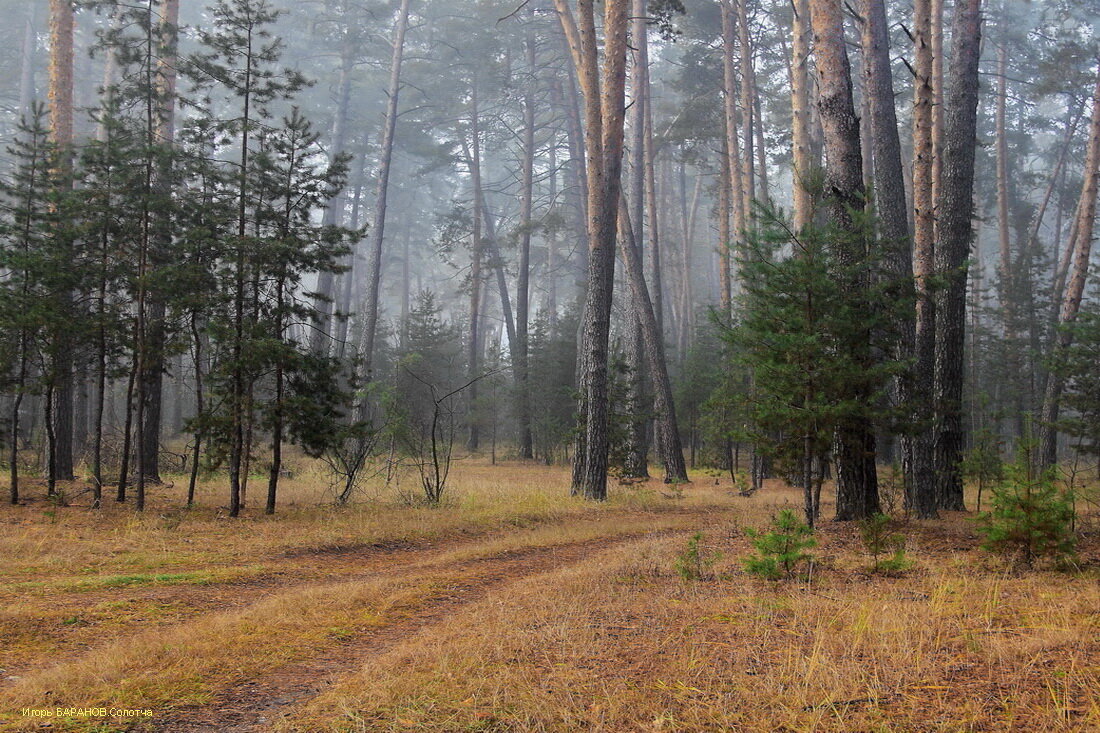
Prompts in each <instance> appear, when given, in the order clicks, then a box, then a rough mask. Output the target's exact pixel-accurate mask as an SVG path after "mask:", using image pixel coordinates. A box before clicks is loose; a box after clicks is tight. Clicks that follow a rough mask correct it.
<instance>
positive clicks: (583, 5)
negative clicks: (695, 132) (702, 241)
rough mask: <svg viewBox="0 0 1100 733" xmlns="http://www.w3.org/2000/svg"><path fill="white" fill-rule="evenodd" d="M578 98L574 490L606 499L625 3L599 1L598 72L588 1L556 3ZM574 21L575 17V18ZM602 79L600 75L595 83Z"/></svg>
mask: <svg viewBox="0 0 1100 733" xmlns="http://www.w3.org/2000/svg"><path fill="white" fill-rule="evenodd" d="M554 5H555V7H556V8H557V11H558V18H559V20H560V22H561V24H562V29H563V30H564V31H565V35H566V39H567V40H568V43H569V49H570V53H571V55H572V58H573V66H574V68H575V69H576V72H577V78H578V82H579V85H580V89H581V93H582V94H583V96H584V111H585V112H584V119H585V129H584V143H585V154H586V156H587V159H588V165H587V170H586V172H587V187H588V206H587V216H588V227H587V232H588V242H589V246H588V290H587V294H586V297H585V305H584V313H583V315H582V326H581V330H582V334H581V337H580V351H581V356H580V357H579V362H580V365H581V380H580V385H579V387H580V391H581V393H582V397H581V406H580V410H581V415H582V425H581V429H582V431H583V438H581V439H580V440H579V441H578V443H579V445H578V450H577V451H576V452H575V453H574V458H573V462H574V470H573V487H572V491H573V493H574V494H581V495H583V496H584V497H586V498H588V499H596V500H602V499H604V498H606V496H607V459H608V445H609V439H610V436H609V433H608V346H609V343H608V342H609V337H610V332H611V298H612V291H613V289H614V282H615V239H616V234H617V223H618V211H619V194H620V192H621V173H622V155H623V123H624V119H625V106H626V105H625V101H626V93H625V85H626V55H627V27H628V15H629V9H630V7H629V3H628V1H627V0H605V2H604V23H603V35H604V38H603V41H604V43H603V50H604V55H603V64H602V70H601V64H600V58H599V50H598V39H597V34H596V22H595V13H594V3H593V0H578V2H577V10H578V12H577V16H576V17H575V16H574V14H573V11H572V8H571V7H570V5H569V3H568V0H554ZM578 18H579V21H578ZM601 77H602V80H601Z"/></svg>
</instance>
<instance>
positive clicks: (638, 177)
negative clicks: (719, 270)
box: [620, 0, 649, 479]
mask: <svg viewBox="0 0 1100 733" xmlns="http://www.w3.org/2000/svg"><path fill="white" fill-rule="evenodd" d="M631 13H632V15H633V18H632V19H631V30H630V33H631V42H632V46H633V48H634V63H633V65H632V67H631V74H630V87H631V90H630V91H631V96H632V97H633V100H632V103H631V107H630V169H629V173H630V175H629V179H628V180H629V188H630V195H629V198H630V201H631V204H632V207H633V208H632V209H631V211H630V218H631V222H632V223H634V222H636V225H635V226H636V230H635V234H636V237H637V238H636V239H634V240H633V245H634V246H635V247H636V248H637V249H638V250H641V249H642V243H641V242H642V238H643V237H644V236H645V232H644V229H645V179H646V156H645V64H647V63H648V60H646V59H644V58H643V49H644V46H645V42H646V41H645V38H646V28H645V24H646V5H645V0H633V9H632V10H631ZM621 237H622V233H621V232H620V239H621ZM630 301H631V302H630V310H629V311H628V313H629V315H628V318H629V319H630V323H629V324H628V325H627V327H626V336H625V341H626V357H627V361H628V364H629V366H630V375H629V377H628V379H629V380H630V383H629V386H628V388H627V401H628V403H629V405H630V415H631V419H630V425H629V426H628V428H627V434H626V440H627V446H626V457H625V460H624V465H623V477H624V478H630V479H642V478H649V445H648V441H647V436H646V427H647V426H648V424H649V418H648V417H647V416H646V414H645V412H646V409H645V403H646V400H645V391H646V389H645V388H646V384H645V382H646V356H645V348H646V347H645V337H644V335H643V334H642V330H643V326H642V321H641V319H642V308H643V305H642V304H641V303H639V302H638V299H637V296H636V295H635V292H634V290H633V289H631V291H630Z"/></svg>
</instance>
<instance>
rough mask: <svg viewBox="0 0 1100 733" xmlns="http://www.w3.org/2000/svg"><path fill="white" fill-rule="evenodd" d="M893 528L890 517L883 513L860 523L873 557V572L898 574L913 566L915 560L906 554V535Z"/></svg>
mask: <svg viewBox="0 0 1100 733" xmlns="http://www.w3.org/2000/svg"><path fill="white" fill-rule="evenodd" d="M892 530H893V527H892V526H891V520H890V517H888V516H887V515H885V514H881V513H880V514H875V515H874V516H872V517H870V518H868V519H864V520H862V521H861V522H860V523H859V535H860V538H861V539H862V540H863V547H864V548H865V549H866V551H867V554H869V555H870V556H871V559H872V564H871V571H872V572H876V573H882V574H884V575H898V574H901V573H904V572H905V571H906V570H908V569H909V568H911V567H913V561H912V560H910V559H909V558H907V557H906V556H905V536H904V535H902V534H898V533H896V532H894V531H892Z"/></svg>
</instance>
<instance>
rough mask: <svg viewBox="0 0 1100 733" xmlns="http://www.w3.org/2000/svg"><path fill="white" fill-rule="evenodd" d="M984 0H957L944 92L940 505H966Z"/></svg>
mask: <svg viewBox="0 0 1100 733" xmlns="http://www.w3.org/2000/svg"><path fill="white" fill-rule="evenodd" d="M981 4H982V3H981V0H958V2H957V3H956V5H955V18H954V23H953V29H952V36H953V39H954V40H953V43H954V45H953V48H952V59H951V64H950V65H949V68H950V77H949V79H948V85H947V86H948V88H947V92H946V96H945V106H946V109H945V111H944V138H943V161H942V173H941V176H942V180H941V182H940V188H941V191H940V194H941V196H940V199H939V201H938V202H937V203H938V207H937V211H938V217H937V223H936V253H935V265H936V271H937V273H938V274H939V275H940V276H941V277H944V278H945V279H946V286H945V287H943V288H941V289H940V290H939V291H937V293H936V298H935V299H936V306H935V310H936V353H935V357H936V359H935V371H934V375H933V376H934V380H935V381H934V388H933V398H934V400H935V405H936V412H937V415H936V434H935V468H936V497H937V503H938V505H939V508H940V509H947V510H952V511H961V510H963V509H965V508H966V507H965V505H964V504H963V483H962V473H961V470H960V465H959V464H960V462H961V461H962V450H963V421H962V388H963V375H964V367H965V362H964V355H963V351H964V344H965V330H966V322H965V318H966V277H967V257H968V256H969V254H970V241H971V235H972V233H973V226H972V221H971V219H972V215H973V199H974V153H975V148H976V142H977V125H978V59H979V55H980V50H981V49H980V46H981Z"/></svg>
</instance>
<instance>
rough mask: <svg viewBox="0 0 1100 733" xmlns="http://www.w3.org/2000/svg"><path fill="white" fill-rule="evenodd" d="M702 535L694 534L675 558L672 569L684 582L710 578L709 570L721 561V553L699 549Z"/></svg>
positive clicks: (703, 548)
mask: <svg viewBox="0 0 1100 733" xmlns="http://www.w3.org/2000/svg"><path fill="white" fill-rule="evenodd" d="M702 542H703V533H702V532H696V533H695V534H693V535H692V536H691V539H690V540H688V543H687V547H686V548H685V549H684V551H683V552H681V553H680V554H678V555H677V556H676V561H675V562H674V563H673V568H674V569H675V570H676V574H677V575H679V576H680V577H681V578H683V579H684V580H702V579H703V578H707V577H710V574H711V572H710V571H711V568H713V567H714V564H715V563H716V562H718V561H719V560H721V559H722V553H721V552H718V551H716V550H714V551H712V550H707V549H706V548H705V547H701V544H702Z"/></svg>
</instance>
